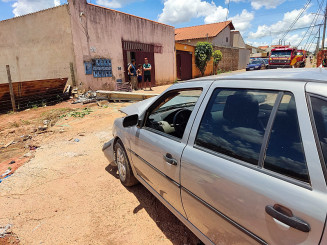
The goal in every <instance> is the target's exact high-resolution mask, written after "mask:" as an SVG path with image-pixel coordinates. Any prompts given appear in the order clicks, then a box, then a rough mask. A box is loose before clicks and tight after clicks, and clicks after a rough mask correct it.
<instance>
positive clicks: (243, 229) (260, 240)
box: [127, 149, 268, 245]
mask: <svg viewBox="0 0 327 245" xmlns="http://www.w3.org/2000/svg"><path fill="white" fill-rule="evenodd" d="M127 150H128V151H129V152H130V153H132V154H133V155H134V156H136V157H137V158H139V159H140V160H141V161H142V162H144V163H145V164H146V165H148V166H149V167H151V168H152V169H153V170H155V171H156V172H157V173H159V174H160V175H161V176H163V177H165V178H166V179H168V180H169V181H171V182H172V183H174V184H175V185H176V186H177V187H178V188H181V189H183V190H185V191H186V192H187V193H188V194H189V195H191V196H193V197H194V198H195V199H196V200H198V201H199V202H201V203H202V204H203V205H205V206H206V207H207V208H209V209H210V210H212V211H213V212H215V213H216V214H218V215H219V216H220V217H222V218H223V219H225V220H226V221H228V222H229V223H231V224H232V225H233V226H235V227H236V228H238V229H239V230H241V231H242V232H244V233H245V234H247V235H248V236H250V237H251V238H253V239H254V240H255V241H257V242H259V243H260V244H265V245H268V243H267V242H265V241H264V240H263V239H261V238H260V237H258V236H257V235H255V234H253V233H252V232H250V231H249V230H247V229H245V228H244V227H243V226H241V225H239V224H238V223H237V222H235V221H234V220H232V219H230V218H229V217H227V216H226V215H224V214H223V213H221V212H220V211H218V210H217V209H215V208H214V207H212V206H211V205H210V204H208V203H206V202H205V201H203V200H202V199H201V198H199V197H198V196H196V195H195V194H193V193H192V192H191V191H189V190H188V189H186V188H185V187H183V186H181V185H180V184H179V183H177V182H176V181H174V180H173V179H172V178H170V177H169V176H167V175H165V174H164V173H163V172H162V171H160V170H159V169H157V168H156V167H154V166H153V165H152V164H151V163H149V162H148V161H146V160H145V159H143V158H142V157H141V156H140V155H138V154H137V153H136V152H134V151H133V150H131V149H127ZM139 177H140V178H142V176H140V175H139ZM142 179H143V178H142ZM143 180H144V179H143ZM144 181H145V180H144Z"/></svg>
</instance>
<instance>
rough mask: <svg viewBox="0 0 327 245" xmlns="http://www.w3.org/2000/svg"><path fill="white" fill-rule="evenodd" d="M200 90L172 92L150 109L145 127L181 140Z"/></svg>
mask: <svg viewBox="0 0 327 245" xmlns="http://www.w3.org/2000/svg"><path fill="white" fill-rule="evenodd" d="M201 93H202V89H187V90H173V91H171V92H168V93H167V94H165V95H164V96H163V97H162V98H161V99H159V100H158V101H157V102H156V103H155V104H154V105H153V106H152V108H150V110H149V112H148V115H147V117H146V121H145V127H146V128H148V129H152V130H155V131H156V132H160V133H162V134H164V135H169V136H173V137H175V138H178V139H181V138H182V137H183V134H184V130H185V128H186V124H187V122H188V120H189V117H190V116H191V113H192V111H193V109H194V106H195V104H196V102H197V101H198V99H199V97H200V95H201Z"/></svg>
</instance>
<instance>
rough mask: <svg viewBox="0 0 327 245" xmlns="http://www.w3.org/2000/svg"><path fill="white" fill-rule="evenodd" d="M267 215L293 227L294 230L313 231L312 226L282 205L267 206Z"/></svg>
mask: <svg viewBox="0 0 327 245" xmlns="http://www.w3.org/2000/svg"><path fill="white" fill-rule="evenodd" d="M266 213H267V214H269V215H270V216H271V217H273V218H275V219H277V220H279V221H280V222H282V223H284V224H286V225H288V226H290V227H293V228H294V229H297V230H300V231H303V232H309V231H310V230H311V227H310V225H309V224H308V223H307V222H305V221H304V220H302V219H300V218H299V217H296V216H294V215H293V213H292V211H291V210H290V209H288V208H285V207H283V206H282V205H279V204H275V205H274V206H271V205H267V206H266Z"/></svg>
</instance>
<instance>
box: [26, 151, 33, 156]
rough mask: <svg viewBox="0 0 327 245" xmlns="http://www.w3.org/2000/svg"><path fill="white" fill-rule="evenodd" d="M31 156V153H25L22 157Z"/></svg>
mask: <svg viewBox="0 0 327 245" xmlns="http://www.w3.org/2000/svg"><path fill="white" fill-rule="evenodd" d="M31 156H33V154H32V153H31V152H27V153H25V154H24V157H31Z"/></svg>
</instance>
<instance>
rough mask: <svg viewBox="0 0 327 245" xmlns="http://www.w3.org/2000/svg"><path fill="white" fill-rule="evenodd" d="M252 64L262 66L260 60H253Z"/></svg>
mask: <svg viewBox="0 0 327 245" xmlns="http://www.w3.org/2000/svg"><path fill="white" fill-rule="evenodd" d="M250 64H261V61H260V60H251V62H250Z"/></svg>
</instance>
